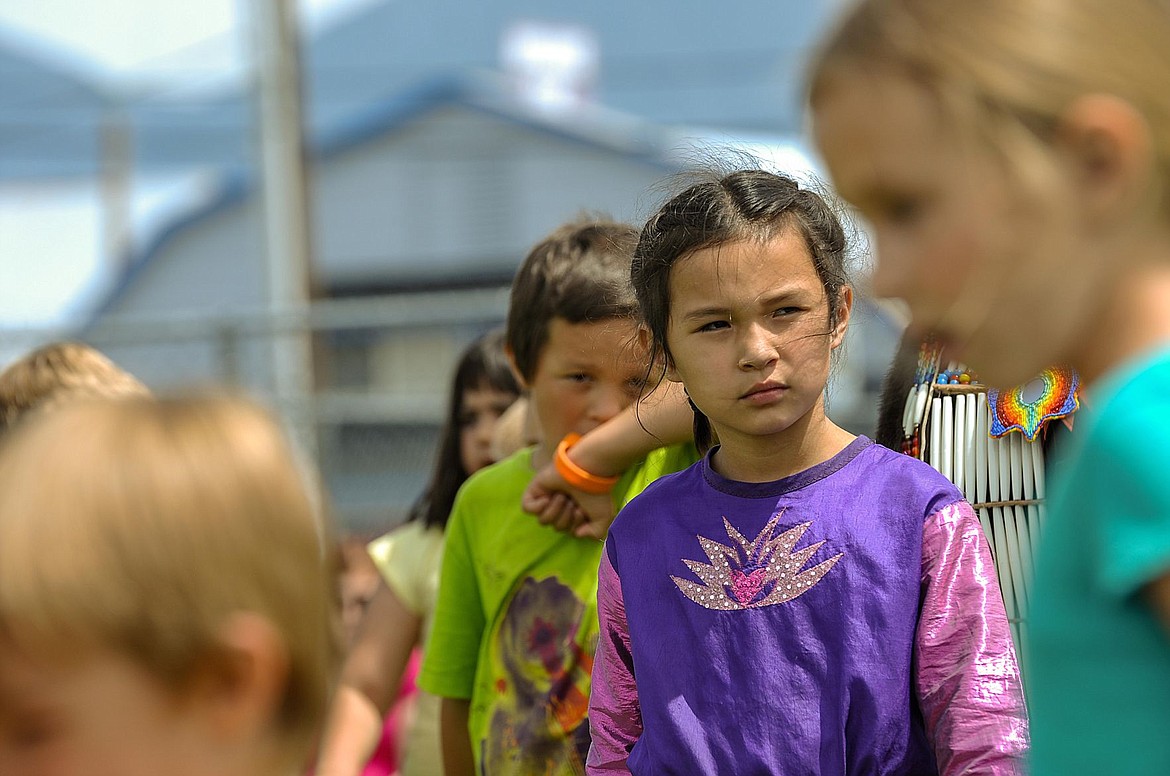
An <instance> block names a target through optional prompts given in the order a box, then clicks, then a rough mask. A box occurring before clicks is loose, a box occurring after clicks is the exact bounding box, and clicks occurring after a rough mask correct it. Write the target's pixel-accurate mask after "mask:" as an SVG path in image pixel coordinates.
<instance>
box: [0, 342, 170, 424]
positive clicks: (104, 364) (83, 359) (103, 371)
mask: <svg viewBox="0 0 1170 776" xmlns="http://www.w3.org/2000/svg"><path fill="white" fill-rule="evenodd" d="M148 393H149V391H147V389H146V386H144V385H143V384H142V383H140V382H139V381H138V380H137V379H136V378H135V377H134V376H133V375H131V374H130V373H129V372H126V371H124V370H122V369H120V368H119V367H118V366H117V365H116V364H115V363H114V362H113V361H111V360H110V359H109V358H107V357H106V356H105V355H104V354H102V353H101V352H100V351H98V350H95V349H94V348H92V347H90V346H89V345H84V344H82V343H80V342H54V343H51V344H48V345H43V346H41V347H39V348H37V349H35V350H33V351H31V352H30V353H27V354H25V355H24V356H21V357H20V358H18V359H17V360H16V361H14V362H13V363H11V364H9V365H8V367H7V368H6V369H5V370H4V371H3V372H0V432H2V431H3V430H4V429H5V428H8V427H10V426H12V425H13V424H14V423H15V422H16V421H17V420H18V419H19V418H20V417H22V416H23V415H24V414H25V413H27V412H30V411H31V410H33V409H37V408H40V407H51V406H52V405H54V404H56V403H57V402H60V401H62V400H67V399H87V398H88V399H96V398H105V397H110V398H112V397H115V396H146V395H148Z"/></svg>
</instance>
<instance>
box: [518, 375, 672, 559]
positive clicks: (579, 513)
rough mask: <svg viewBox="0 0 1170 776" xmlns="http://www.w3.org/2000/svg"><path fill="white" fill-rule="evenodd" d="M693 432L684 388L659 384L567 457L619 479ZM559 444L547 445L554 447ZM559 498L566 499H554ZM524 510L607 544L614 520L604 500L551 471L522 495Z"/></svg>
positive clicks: (541, 474)
mask: <svg viewBox="0 0 1170 776" xmlns="http://www.w3.org/2000/svg"><path fill="white" fill-rule="evenodd" d="M693 426H694V413H693V412H692V410H691V407H690V404H689V403H688V402H687V397H686V393H685V392H684V391H683V389H682V386H681V385H680V384H679V383H672V382H669V381H667V380H663V381H662V382H661V383H659V384H658V386H656V387H655V388H654V390H653V391H651V392H650V393H649V394H647V395H646V396H644V397H643V398H642V399H641V400H640V401H638V402H635V403H634V404H632V405H630V406H629V407H627V408H626V409H624V410H623V411H622V412H621V413H620V414H618V415H617V416H615V417H614V418H612V419H610V420H609V421H607V422H605V423H603V424H602V425H600V426H598V427H597V428H595V429H593V430H592V431H590V432H589V433H588V434H585V435H584V436H583V437H582V438H581V439H580V441H578V442H577V444H575V445H573V447H572V448H570V449H569V452H568V455H569V458H570V459H571V460H572V461H573V462H574V463H575V464H577V465H578V466H580V467H581V468H582V469H584V470H585V471H587V472H589V473H591V474H596V475H597V476H599V477H613V476H619V475H621V474H622V473H623V472H625V471H626V469H628V468H630V467H631V466H633V465H634V464H636V463H637V462H638V461H640V460H642V459H643V458H645V457H646V455H647V454H648V453H650V452H651V451H652V450H655V449H657V448H659V447H663V446H665V445H672V444H678V443H681V442H686V441H689V440H690V439H691V438H692V433H693ZM558 441H559V440H549V443H550V445H552V446H555V445H556V443H557V442H558ZM558 493H560V494H565V496H567V497H568V498H560V499H558V498H557V497H556V494H558ZM523 507H524V510H525V511H526V512H529V513H531V514H534V515H536V516H537V519H538V520H540V522H542V523H544V524H546V525H552V526H553V527H555V528H556V529H557V530H560V531H566V532H573V533H575V534H576V535H577V536H590V537H593V538H595V539H603V538H605V534H606V531H607V530H608V529H609V524H610V523H612V522H613V518H614V514H615V511H614V506H613V501H612V499H611V498H610V497H609V495H608V494H601V495H597V494H589V493H584V492H583V491H580V490H577V489H575V488H573V487H572V486H570V485H569V484H568V483H567V482H565V480H564V479H563V478H562V477H561V476H560V474H559V473H558V472H557V470H556V467H555V466H552V465H549V466H546V467H544V468H543V469H541V470H540V471H539V472H537V473H536V476H535V477H534V478H533V479H532V483H531V484H530V485H529V486H528V488H527V489H526V490H525V491H524V498H523ZM574 507H575V508H574Z"/></svg>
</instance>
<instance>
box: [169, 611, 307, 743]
mask: <svg viewBox="0 0 1170 776" xmlns="http://www.w3.org/2000/svg"><path fill="white" fill-rule="evenodd" d="M288 680H289V655H288V648H287V647H286V645H285V642H284V639H283V638H282V637H281V635H280V633H279V631H277V629H276V627H275V626H273V625H272V623H271V622H269V621H268V620H267V619H266V618H264V617H262V616H260V615H258V614H254V613H252V612H237V613H235V614H233V615H231V616H230V617H229V618H228V619H227V620H226V621H225V622H224V623H223V625H222V626H220V628H219V631H218V633H217V638H216V646H215V649H214V650H213V651H212V652H211V654H209V655H207V656H205V657H204V658H203V659H202V660H201V662H200V664H199V666H198V667H197V669H196V671H195V676H194V679H193V682H192V697H193V701H194V702H195V703H197V704H198V707H199V709H200V710H201V713H202V714H203V716H204V718H205V719H206V720H207V721H208V724H209V725H210V729H211V731H212V732H213V733H214V734H215V735H216V736H219V737H221V739H223V740H247V739H251V738H256V737H261V736H264V735H269V734H271V732H272V730H273V728H274V726H275V725H276V724H277V723H278V717H279V714H280V707H281V704H282V703H283V702H284V697H285V692H286V690H287V688H288Z"/></svg>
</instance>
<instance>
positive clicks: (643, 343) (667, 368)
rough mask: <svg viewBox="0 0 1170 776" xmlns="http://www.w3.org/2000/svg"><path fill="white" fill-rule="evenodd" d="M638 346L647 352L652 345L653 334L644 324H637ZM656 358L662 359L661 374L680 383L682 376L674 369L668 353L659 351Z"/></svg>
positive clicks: (673, 381)
mask: <svg viewBox="0 0 1170 776" xmlns="http://www.w3.org/2000/svg"><path fill="white" fill-rule="evenodd" d="M638 346H639V347H641V348H642V350H644V351H645V352H646V353H649V352H650V351H651V348H652V347H653V346H654V335H652V334H651V333H650V329H649V328H647V327H646V325H645V324H641V325H639V326H638ZM658 358H661V359H662V375H663V376H664V377H665V378H666V379H667V380H670V381H671V382H672V383H681V382H682V378H681V377H679V376H678V372H677V371H675V368H674V363H673V362H672V361H671V360H670V355H669V354H667V353H666V352H660V353H659V354H658Z"/></svg>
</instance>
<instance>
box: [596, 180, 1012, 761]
mask: <svg viewBox="0 0 1170 776" xmlns="http://www.w3.org/2000/svg"><path fill="white" fill-rule="evenodd" d="M844 255H845V240H844V233H843V230H842V228H841V225H840V223H839V222H838V220H837V218H836V216H835V215H834V214H833V212H832V211H831V210H830V209H829V207H828V206H827V205H826V204H825V202H824V201H823V200H822V199H821V198H820V197H819V196H818V195H817V194H815V193H813V192H811V191H809V190H807V189H802V188H800V187H799V186H798V185H797V184H796V183H795V182H794V181H792V180H790V179H788V178H785V177H783V176H779V175H774V174H771V173H766V172H761V171H744V172H737V173H733V174H731V175H728V176H726V177H723V178H721V179H712V180H709V181H706V182H702V183H698V184H695V185H693V186H691V187H690V188H688V189H686V190H685V191H683V192H682V193H681V194H679V195H678V196H676V197H674V198H673V199H671V200H670V201H668V202H667V203H666V204H665V205H664V206H663V207H662V208H661V209H660V210H659V212H658V213H657V214H656V215H655V216H654V217H653V218H651V219H650V221H649V222H648V223H647V225H646V226H645V228H644V229H643V231H642V235H641V238H640V241H639V245H638V248H637V252H636V255H635V259H634V265H633V269H632V278H633V283H634V287H635V290H636V292H637V294H638V300H639V303H640V305H641V307H642V311H643V314H644V315H645V318H646V324H647V327H648V329H649V333H650V337H651V338H652V340H653V345H654V348H655V350H656V353H657V355H659V356H661V358H660V360H658V361H656V363H661V364H663V365H664V367H663V374H664V376H665V377H666V379H669V380H672V381H676V382H681V383H682V384H683V386H684V387H685V388H686V391H687V394H688V395H689V397H690V400H691V404H692V406H693V409H694V411H695V432H696V440H697V441H698V442H699V443H700V444H701V445H704V446H707V447H709V452H708V453H707V455H706V457H705V458H704V459H703V460H702V461H700V462H699V463H697V464H695V465H694V466H692V467H691V468H689V469H687V470H685V471H683V472H680V473H678V474H675V475H670V476H667V477H664V478H662V479H660V480H658V481H657V482H655V483H654V484H653V485H651V486H650V487H648V488H647V489H646V491H645V492H644V493H643V494H642V495H640V496H639V497H637V498H636V499H634V500H633V501H632V502H631V503H630V504H629V505H628V506H627V507H626V508H625V509H623V510H622V512H621V514H620V515H619V516H618V518H617V520H616V521H615V522H614V524H613V526H612V528H611V529H610V533H609V537H608V539H607V541H606V550H605V553H604V554H603V556H602V561H601V569H600V587H599V592H598V610H599V612H598V613H599V618H600V625H601V638H600V644H599V646H598V650H597V656H596V663H595V665H594V670H593V695H592V698H591V701H590V711H589V719H590V728H591V732H592V736H593V744H592V748H591V750H590V753H589V762H588V772H589V773H594V774H600V773H633V774H674V773H677V774H699V773H703V774H717V773H718V774H729V773H734V774H739V775H740V776H746V775H747V774H819V775H821V776H830V775H831V774H879V773H880V774H915V775H917V774H948V775H949V774H976V773H979V774H1016V773H1020V772H1021V771H1022V758H1023V755H1024V753H1025V751H1026V749H1027V743H1028V726H1027V720H1026V714H1025V709H1024V701H1023V693H1022V688H1021V685H1020V675H1019V668H1018V665H1017V662H1016V656H1015V652H1014V649H1013V647H1012V642H1011V638H1010V635H1009V631H1008V623H1007V618H1006V615H1005V614H1004V607H1003V602H1002V599H1001V598H1000V592H999V588H998V585H997V583H996V577H995V571H994V567H993V565H992V561H991V556H990V552H989V550H988V547H987V543H986V540H985V539H984V537H983V534H982V532H981V530H980V527H979V522H978V519H977V518H976V516H975V515H974V513H973V512H972V510H971V507H970V505H968V504H967V502H966V501H964V500H963V498H962V496H961V495H960V493H959V492H958V491H957V490H956V489H955V487H954V486H953V485H952V484H951V483H950V482H948V481H947V480H946V479H944V478H943V477H942V476H941V475H939V474H938V473H937V472H935V471H934V470H933V469H931V468H929V467H928V466H926V465H925V464H923V463H921V462H920V461H917V460H914V459H912V458H909V457H907V456H902V455H899V454H897V453H893V452H891V451H888V450H886V449H885V448H882V447H880V446H877V445H874V444H873V443H872V442H871V441H870V440H868V439H866V438H865V437H855V436H853V435H852V434H849V433H848V432H846V431H845V430H844V429H842V428H840V427H838V426H836V425H835V424H834V423H833V422H832V421H831V420H829V418H828V417H827V416H826V414H825V402H824V392H825V384H826V382H827V380H828V378H829V374H830V362H831V360H832V356H833V352H834V350H835V349H836V348H837V347H838V346H839V345H840V344H841V342H842V340H843V338H844V336H845V331H846V328H847V326H848V323H849V314H850V310H851V307H852V301H853V292H852V289H851V287H850V286H849V284H848V282H847V277H846V274H845V269H844Z"/></svg>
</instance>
